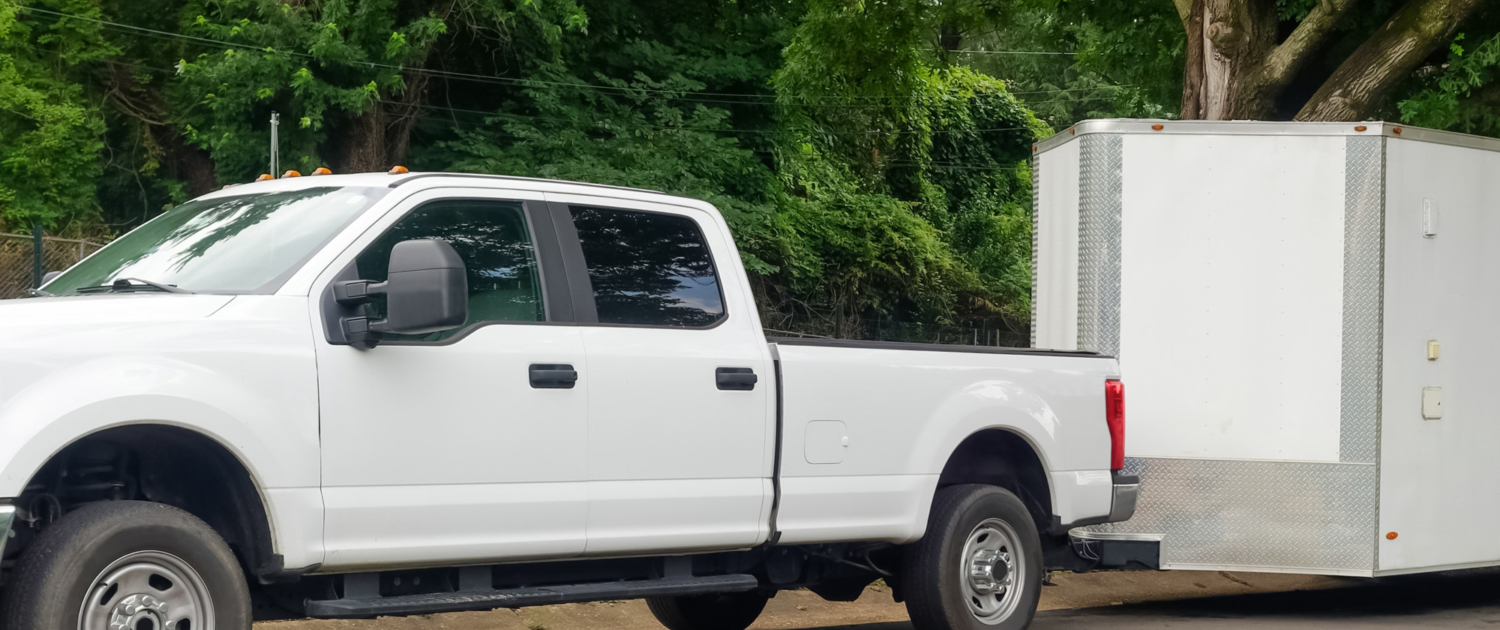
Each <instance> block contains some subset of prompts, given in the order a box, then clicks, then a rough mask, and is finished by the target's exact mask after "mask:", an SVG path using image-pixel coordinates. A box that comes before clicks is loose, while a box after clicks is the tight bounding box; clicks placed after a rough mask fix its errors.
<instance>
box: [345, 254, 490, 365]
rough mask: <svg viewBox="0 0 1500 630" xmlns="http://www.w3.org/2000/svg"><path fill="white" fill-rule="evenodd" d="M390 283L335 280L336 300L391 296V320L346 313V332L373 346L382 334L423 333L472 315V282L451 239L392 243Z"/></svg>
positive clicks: (455, 324) (354, 339)
mask: <svg viewBox="0 0 1500 630" xmlns="http://www.w3.org/2000/svg"><path fill="white" fill-rule="evenodd" d="M388 269H389V273H388V274H387V275H386V281H385V282H372V281H369V280H348V281H344V282H338V283H335V284H334V285H333V295H334V299H336V300H338V302H339V303H340V304H344V305H356V304H364V303H366V302H368V301H370V298H372V297H374V296H376V295H385V319H369V318H368V317H364V316H359V317H345V318H343V321H342V325H343V328H344V333H345V335H346V336H347V337H348V338H349V340H350V341H351V342H354V344H355V345H360V346H364V347H373V346H374V345H375V344H376V343H378V342H379V340H380V334H381V333H401V334H409V335H420V334H424V333H431V332H438V331H441V330H448V329H450V328H457V327H459V326H462V325H463V323H464V321H465V320H467V319H468V318H469V281H468V272H467V271H466V270H465V268H464V261H463V258H460V257H459V255H458V252H456V251H453V246H452V245H449V244H448V242H447V241H440V240H436V239H415V240H410V241H402V242H400V243H396V246H395V247H393V248H391V260H390V266H389V267H388Z"/></svg>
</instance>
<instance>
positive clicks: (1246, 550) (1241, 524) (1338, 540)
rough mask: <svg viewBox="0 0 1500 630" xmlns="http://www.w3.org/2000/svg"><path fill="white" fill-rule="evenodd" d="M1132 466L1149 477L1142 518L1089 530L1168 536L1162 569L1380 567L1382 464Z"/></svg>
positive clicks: (1166, 462)
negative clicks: (1377, 530) (1378, 519)
mask: <svg viewBox="0 0 1500 630" xmlns="http://www.w3.org/2000/svg"><path fill="white" fill-rule="evenodd" d="M1125 472H1126V473H1127V474H1135V475H1140V476H1141V495H1140V499H1139V501H1140V502H1139V504H1138V507H1137V509H1136V513H1135V516H1134V517H1133V518H1131V519H1130V520H1129V521H1126V522H1124V523H1109V524H1105V525H1095V526H1093V527H1090V528H1088V529H1089V530H1091V531H1096V532H1112V533H1128V534H1160V535H1162V541H1161V561H1162V567H1163V568H1169V567H1170V566H1182V565H1198V566H1200V567H1201V566H1205V565H1206V566H1209V567H1257V568H1265V569H1296V570H1302V571H1309V572H1317V571H1342V572H1365V571H1372V570H1373V569H1374V566H1375V547H1374V544H1373V541H1374V540H1375V504H1376V499H1377V492H1378V491H1377V486H1376V483H1377V474H1378V473H1377V470H1376V468H1375V466H1373V465H1370V464H1343V463H1339V464H1333V463H1326V464H1325V463H1313V462H1269V461H1248V460H1211V459H1164V458H1129V459H1127V460H1126V464H1125Z"/></svg>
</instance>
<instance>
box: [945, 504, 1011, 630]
mask: <svg viewBox="0 0 1500 630" xmlns="http://www.w3.org/2000/svg"><path fill="white" fill-rule="evenodd" d="M1019 539H1020V536H1018V535H1017V534H1016V530H1015V529H1014V528H1012V527H1011V526H1010V524H1008V523H1006V522H1005V521H1002V520H999V519H993V518H992V519H988V520H985V521H983V522H981V523H979V525H976V526H975V527H974V531H972V532H970V533H969V537H968V539H967V540H965V542H964V550H963V556H961V557H962V559H963V563H962V564H961V565H960V567H959V571H961V572H962V575H960V576H959V582H960V583H961V584H963V594H964V603H965V604H966V605H968V607H969V612H970V613H972V614H973V615H974V618H975V619H978V620H979V621H980V623H984V624H987V625H994V624H998V623H1000V622H1002V621H1005V620H1006V619H1008V618H1009V617H1010V615H1011V613H1014V612H1015V611H1016V604H1017V603H1019V602H1020V600H1021V597H1020V593H1021V590H1022V588H1023V585H1024V584H1025V583H1026V582H1025V577H1026V571H1027V567H1026V559H1025V558H1026V556H1025V553H1023V552H1022V550H1021V549H1020V548H1019V547H1018V546H1017V545H1016V541H1017V540H1019Z"/></svg>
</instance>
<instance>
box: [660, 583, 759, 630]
mask: <svg viewBox="0 0 1500 630" xmlns="http://www.w3.org/2000/svg"><path fill="white" fill-rule="evenodd" d="M769 599H771V596H770V595H767V594H766V593H763V592H760V591H747V592H744V593H719V594H715V595H686V596H680V597H648V598H646V606H647V607H649V608H650V609H651V614H653V615H656V620H657V621H660V622H661V625H663V626H666V627H667V629H668V630H745V628H749V627H750V624H752V623H755V618H756V617H759V616H760V611H762V610H765V608H766V601H767V600H769Z"/></svg>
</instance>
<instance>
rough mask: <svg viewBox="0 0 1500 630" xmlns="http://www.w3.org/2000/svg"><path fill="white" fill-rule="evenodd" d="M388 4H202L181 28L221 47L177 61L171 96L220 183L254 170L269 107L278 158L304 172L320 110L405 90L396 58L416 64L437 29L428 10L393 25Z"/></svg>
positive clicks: (370, 102)
mask: <svg viewBox="0 0 1500 630" xmlns="http://www.w3.org/2000/svg"><path fill="white" fill-rule="evenodd" d="M395 4H396V3H395V1H394V0H358V1H353V0H328V1H325V2H318V3H312V4H291V3H283V2H280V1H278V0H218V1H213V2H207V3H205V4H204V5H202V6H201V7H198V10H200V11H202V13H200V14H199V15H197V16H196V17H195V18H194V19H193V20H192V22H191V25H190V26H188V27H187V28H185V29H184V30H185V31H187V32H188V33H190V34H192V35H194V36H197V37H204V38H207V39H212V40H216V41H221V42H225V43H226V44H231V45H233V47H228V48H225V49H223V50H220V51H216V52H212V53H201V54H199V55H197V56H196V57H194V58H193V59H192V60H191V61H189V60H182V61H180V62H179V63H178V67H177V70H178V75H179V79H178V80H177V81H175V82H174V86H173V97H174V98H175V100H176V101H177V103H178V106H179V107H180V108H181V109H182V111H183V116H182V118H181V123H182V125H183V128H184V135H186V136H187V138H188V139H189V140H190V141H192V142H193V143H195V144H197V145H198V146H201V147H203V148H205V149H207V150H208V151H209V153H210V154H211V155H212V156H213V159H214V162H215V164H216V166H217V171H218V173H219V177H220V179H221V180H222V181H245V180H247V179H251V178H253V177H255V175H256V174H257V173H259V172H264V170H265V165H266V164H267V163H268V159H269V157H268V155H269V148H268V147H269V144H270V142H269V133H270V132H269V125H268V124H266V120H268V119H269V117H270V113H271V112H272V111H278V112H280V113H281V114H282V117H283V120H284V121H286V123H287V124H283V125H281V127H280V133H281V142H282V146H283V147H284V152H285V153H284V154H285V156H286V157H284V158H282V160H281V162H282V164H285V165H287V166H289V167H291V168H299V169H302V170H308V171H310V170H312V169H313V168H317V167H318V166H322V165H324V164H327V163H329V161H330V159H329V157H328V156H323V155H320V152H319V148H320V147H321V146H323V145H324V144H325V143H326V141H327V138H328V133H329V132H330V130H331V128H333V127H334V125H330V124H329V123H330V122H331V121H330V116H331V115H333V114H342V115H343V117H344V118H346V119H347V118H349V117H356V116H359V115H361V114H364V113H366V112H367V111H369V110H370V109H371V108H373V107H374V106H376V104H377V102H379V101H381V100H382V99H384V98H387V97H390V96H392V95H394V94H400V93H401V92H403V91H404V90H405V89H406V83H405V79H404V77H403V75H402V73H401V71H400V68H401V67H402V65H403V64H405V63H409V62H412V61H417V60H420V58H421V57H423V56H424V55H425V53H426V51H427V49H428V48H429V47H430V46H432V44H433V43H434V42H435V41H436V40H437V38H438V37H439V36H440V35H442V34H443V33H444V32H445V31H446V30H447V27H446V25H445V24H444V23H443V22H442V20H439V19H438V18H437V17H435V16H434V15H432V14H431V13H428V14H425V15H422V16H420V17H416V18H414V19H411V20H407V21H404V23H398V20H397V14H396V11H395V10H394V9H395Z"/></svg>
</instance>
